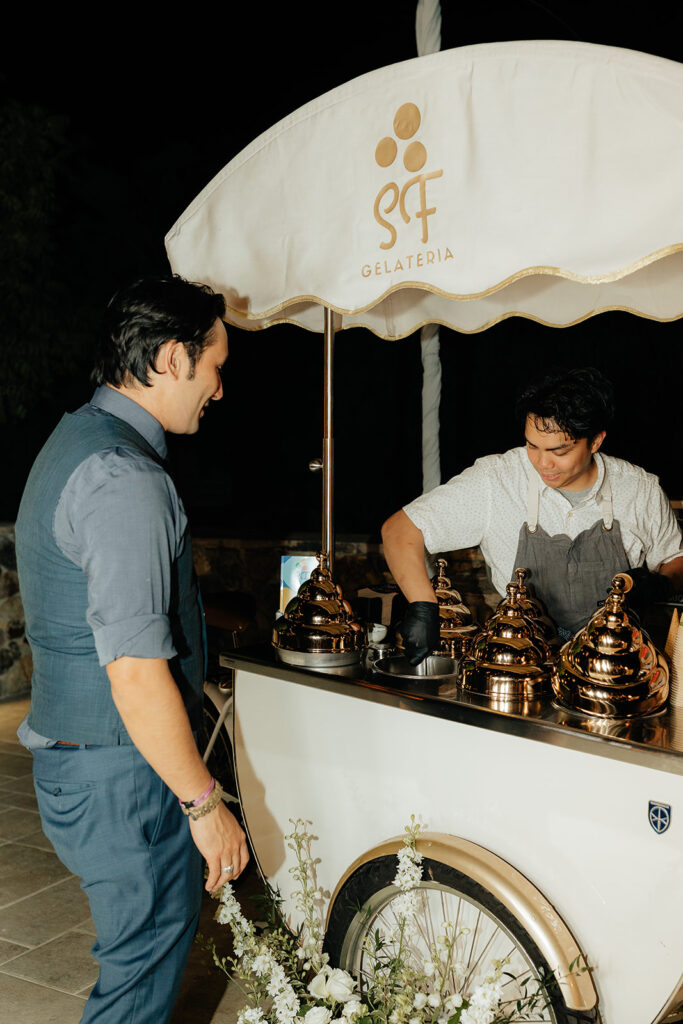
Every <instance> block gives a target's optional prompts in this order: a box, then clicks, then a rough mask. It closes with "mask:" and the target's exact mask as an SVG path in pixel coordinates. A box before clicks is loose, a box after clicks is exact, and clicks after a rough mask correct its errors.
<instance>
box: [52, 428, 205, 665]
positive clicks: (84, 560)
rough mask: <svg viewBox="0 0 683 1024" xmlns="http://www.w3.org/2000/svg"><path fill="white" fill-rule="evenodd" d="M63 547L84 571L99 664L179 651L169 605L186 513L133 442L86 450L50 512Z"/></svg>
mask: <svg viewBox="0 0 683 1024" xmlns="http://www.w3.org/2000/svg"><path fill="white" fill-rule="evenodd" d="M54 530H55V538H56V540H57V543H58V544H59V546H60V548H61V549H62V551H63V552H64V554H65V555H67V557H68V558H70V559H71V560H72V561H73V562H74V563H75V564H76V565H77V566H78V567H79V568H80V569H81V570H82V571H83V572H84V573H85V575H86V577H87V581H88V608H87V613H86V619H87V624H88V626H89V627H90V629H91V630H92V633H93V636H94V640H95V647H96V650H97V655H98V659H99V662H100V665H107V664H109V662H111V661H115V660H116V659H117V658H121V657H135V658H166V659H167V660H168V659H171V658H173V657H174V656H175V655H176V653H177V652H176V650H175V647H174V644H173V640H172V635H171V625H170V620H169V607H170V604H171V593H172V588H173V586H174V580H173V572H174V561H175V559H176V558H177V556H178V554H179V553H180V550H181V548H182V545H183V544H184V543H189V541H187V540H186V532H187V518H186V516H185V512H184V509H183V507H182V504H181V502H180V499H179V497H178V495H177V492H176V490H175V487H174V486H173V482H172V481H171V479H170V477H169V476H168V474H167V473H166V472H165V470H164V469H163V467H162V466H160V465H159V464H157V463H156V462H154V461H153V460H152V459H150V458H148V457H146V456H145V455H144V454H143V453H141V452H138V451H136V450H134V449H125V448H112V449H108V450H107V451H105V452H100V453H98V454H97V455H93V456H91V457H90V458H88V459H87V460H86V461H85V462H84V463H82V464H81V466H79V467H78V469H77V470H76V471H75V472H74V473H73V474H72V476H71V477H70V478H69V480H68V482H67V485H66V487H65V488H64V491H63V492H62V495H61V497H60V501H59V503H58V506H57V510H56V513H55V523H54Z"/></svg>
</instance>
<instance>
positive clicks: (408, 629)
mask: <svg viewBox="0 0 683 1024" xmlns="http://www.w3.org/2000/svg"><path fill="white" fill-rule="evenodd" d="M401 636H402V637H403V647H404V649H405V652H406V658H407V659H408V661H409V663H410V664H411V665H419V664H420V662H421V661H424V659H425V658H426V657H427V655H428V654H431V653H432V651H434V650H436V649H437V648H438V646H439V606H438V604H437V603H436V602H435V601H411V603H410V604H409V605H408V608H407V609H406V613H405V615H404V616H403V622H402V623H401Z"/></svg>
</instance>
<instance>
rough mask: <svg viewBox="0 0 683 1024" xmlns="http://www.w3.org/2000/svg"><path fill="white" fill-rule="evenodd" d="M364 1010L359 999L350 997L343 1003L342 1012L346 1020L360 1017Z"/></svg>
mask: <svg viewBox="0 0 683 1024" xmlns="http://www.w3.org/2000/svg"><path fill="white" fill-rule="evenodd" d="M364 1010H365V1007H364V1006H363V1004H362V1003H361V1002H360V1000H358V999H356V998H351V999H348V1000H347V1001H346V1002H345V1003H344V1007H343V1009H342V1013H343V1014H344V1016H345V1017H346V1019H347V1020H352V1019H353V1018H354V1017H360V1015H361V1014H362V1013H363V1011H364Z"/></svg>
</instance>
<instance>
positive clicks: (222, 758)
mask: <svg viewBox="0 0 683 1024" xmlns="http://www.w3.org/2000/svg"><path fill="white" fill-rule="evenodd" d="M218 714H219V713H218V711H217V710H216V706H215V705H214V703H213V702H212V701H211V699H210V698H209V697H207V695H206V694H204V713H203V716H202V724H201V731H200V735H199V738H198V747H199V750H200V752H203V751H204V750H206V747H207V745H208V742H209V740H210V738H211V736H212V735H213V731H214V729H215V727H216V722H217V721H218ZM206 767H207V768H208V769H209V771H210V772H211V774H212V775H213V777H214V779H218V781H219V782H220V784H221V786H222V787H223V791H224V793H225V795H226V796H232V797H234V798H235V799H234V800H233V801H230V803H229V807H230V810H231V811H232V813H233V814H234V815H236V816H237V817H239V815H240V805H239V802H238V800H237V783H236V781H235V766H234V759H233V754H232V744H231V743H230V737H229V735H228V731H227V729H226V727H225V725H224V726H223V728H222V729H221V730H220V732H219V733H218V736H217V737H216V742H215V743H214V746H213V750H212V751H211V753H210V754H209V759H208V761H207V762H206Z"/></svg>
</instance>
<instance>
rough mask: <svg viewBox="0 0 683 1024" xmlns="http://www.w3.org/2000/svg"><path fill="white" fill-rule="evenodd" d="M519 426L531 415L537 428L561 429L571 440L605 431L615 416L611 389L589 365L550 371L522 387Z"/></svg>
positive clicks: (517, 410) (600, 374)
mask: <svg viewBox="0 0 683 1024" xmlns="http://www.w3.org/2000/svg"><path fill="white" fill-rule="evenodd" d="M515 410H516V413H517V416H518V417H519V419H520V421H521V423H522V427H523V426H524V424H525V423H526V420H527V417H528V416H531V418H532V419H533V420H534V422H535V425H536V427H537V428H538V429H539V430H547V431H552V430H557V429H559V430H561V431H563V433H565V434H567V435H568V436H569V437H571V438H572V439H574V440H578V439H580V438H583V437H585V438H587V439H588V440H589V441H592V440H593V438H594V437H595V436H596V434H599V433H601V432H602V431H603V430H607V429H608V427H609V426H610V424H611V423H612V420H613V418H614V388H613V387H612V384H611V382H610V381H609V380H608V379H607V378H606V377H604V376H603V374H602V373H600V371H599V370H596V369H595V368H594V367H592V366H587V367H583V368H581V369H574V370H565V369H555V370H551V371H550V372H549V373H548V374H547V375H546V376H545V377H543V378H542V380H539V381H536V382H535V383H534V384H531V385H530V386H529V387H527V388H525V390H524V391H522V393H521V394H520V396H519V398H518V399H517V403H516V406H515Z"/></svg>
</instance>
